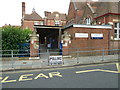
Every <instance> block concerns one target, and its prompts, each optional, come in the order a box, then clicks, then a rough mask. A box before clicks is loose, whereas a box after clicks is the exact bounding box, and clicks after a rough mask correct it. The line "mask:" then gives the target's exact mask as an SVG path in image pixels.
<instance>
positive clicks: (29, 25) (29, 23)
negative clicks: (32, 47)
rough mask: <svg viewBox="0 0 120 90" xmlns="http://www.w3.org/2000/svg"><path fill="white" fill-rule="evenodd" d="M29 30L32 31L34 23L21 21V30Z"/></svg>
mask: <svg viewBox="0 0 120 90" xmlns="http://www.w3.org/2000/svg"><path fill="white" fill-rule="evenodd" d="M25 28H29V29H31V30H32V31H34V21H23V29H25Z"/></svg>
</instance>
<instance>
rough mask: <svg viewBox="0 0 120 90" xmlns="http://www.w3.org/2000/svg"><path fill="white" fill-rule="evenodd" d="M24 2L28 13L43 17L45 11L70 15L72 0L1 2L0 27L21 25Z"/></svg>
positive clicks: (8, 0) (6, 0)
mask: <svg viewBox="0 0 120 90" xmlns="http://www.w3.org/2000/svg"><path fill="white" fill-rule="evenodd" d="M22 2H25V3H26V13H27V14H30V13H31V12H32V9H33V8H35V11H36V12H37V13H38V14H39V15H40V16H42V17H44V11H50V12H53V11H58V12H60V13H66V14H67V13H68V8H69V3H70V0H1V1H0V27H1V26H3V25H5V24H11V25H21V18H22Z"/></svg>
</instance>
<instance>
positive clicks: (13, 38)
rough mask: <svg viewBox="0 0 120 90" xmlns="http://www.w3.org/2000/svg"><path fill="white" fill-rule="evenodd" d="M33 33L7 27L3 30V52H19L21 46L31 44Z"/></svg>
mask: <svg viewBox="0 0 120 90" xmlns="http://www.w3.org/2000/svg"><path fill="white" fill-rule="evenodd" d="M31 33H32V31H31V30H29V29H24V30H23V29H21V28H19V27H13V26H6V27H3V28H2V50H18V49H19V45H18V44H23V43H29V42H30V37H29V34H31Z"/></svg>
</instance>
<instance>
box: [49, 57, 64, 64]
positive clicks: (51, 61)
mask: <svg viewBox="0 0 120 90" xmlns="http://www.w3.org/2000/svg"><path fill="white" fill-rule="evenodd" d="M59 64H62V55H57V56H54V55H52V56H49V65H59Z"/></svg>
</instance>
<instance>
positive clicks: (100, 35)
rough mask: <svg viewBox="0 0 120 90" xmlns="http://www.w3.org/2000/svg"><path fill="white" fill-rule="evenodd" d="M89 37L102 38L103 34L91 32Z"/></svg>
mask: <svg viewBox="0 0 120 90" xmlns="http://www.w3.org/2000/svg"><path fill="white" fill-rule="evenodd" d="M91 39H103V34H99V33H92V34H91Z"/></svg>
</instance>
